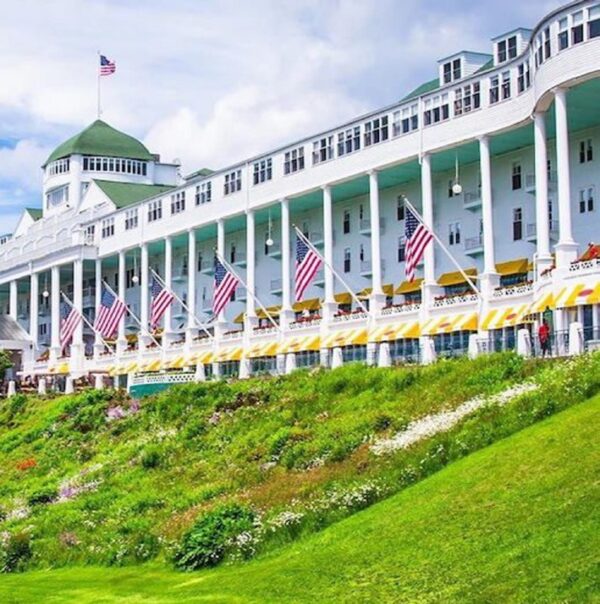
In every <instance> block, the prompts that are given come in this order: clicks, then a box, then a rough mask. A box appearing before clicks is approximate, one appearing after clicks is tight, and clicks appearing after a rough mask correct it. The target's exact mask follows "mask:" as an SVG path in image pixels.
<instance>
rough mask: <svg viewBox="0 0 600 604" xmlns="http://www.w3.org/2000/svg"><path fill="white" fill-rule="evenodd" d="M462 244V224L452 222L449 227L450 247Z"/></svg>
mask: <svg viewBox="0 0 600 604" xmlns="http://www.w3.org/2000/svg"><path fill="white" fill-rule="evenodd" d="M459 244H460V222H451V223H450V224H449V225H448V245H459Z"/></svg>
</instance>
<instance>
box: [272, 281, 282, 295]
mask: <svg viewBox="0 0 600 604" xmlns="http://www.w3.org/2000/svg"><path fill="white" fill-rule="evenodd" d="M269 291H270V292H271V294H272V295H274V296H280V295H281V294H282V292H283V280H282V279H271V283H270V284H269Z"/></svg>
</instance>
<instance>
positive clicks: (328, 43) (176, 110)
mask: <svg viewBox="0 0 600 604" xmlns="http://www.w3.org/2000/svg"><path fill="white" fill-rule="evenodd" d="M564 3H565V2H564V1H563V2H561V1H560V0H529V1H528V2H523V1H522V0H504V1H503V2H498V1H491V0H480V1H479V2H473V1H467V0H446V1H444V2H440V1H438V0H360V1H358V0H294V1H292V0H253V1H252V2H239V0H219V1H213V0H163V1H158V0H146V1H145V2H144V3H139V2H137V0H136V1H133V0H125V1H122V0H119V1H117V0H52V2H40V1H39V0H20V2H18V3H16V2H15V3H11V4H9V5H7V6H3V9H2V13H3V14H2V19H1V20H0V73H1V74H2V85H1V86H0V232H9V231H10V230H11V229H12V228H13V226H14V224H15V223H16V219H17V217H18V215H19V213H20V211H21V208H23V207H25V206H26V205H29V206H40V205H41V193H40V191H41V176H42V175H41V170H40V168H39V166H40V165H41V164H42V163H43V161H44V159H45V158H46V156H47V155H48V153H49V152H50V151H51V150H52V149H53V148H54V147H55V146H56V145H57V144H58V143H60V142H61V141H63V140H65V139H66V138H68V137H69V136H71V135H73V134H74V133H76V132H77V131H78V130H80V129H82V128H83V127H85V126H86V125H87V124H89V123H90V122H91V121H93V120H94V119H95V117H96V80H97V78H96V74H97V71H96V70H97V54H96V53H97V50H99V49H100V50H101V51H102V52H103V53H104V54H106V55H107V56H108V57H109V58H111V59H114V60H116V62H117V73H116V74H115V75H113V76H110V77H107V78H103V81H102V85H103V107H104V111H103V115H102V118H103V119H105V120H106V121H107V122H109V123H110V124H112V125H114V126H115V127H117V128H119V129H121V130H124V131H126V132H128V133H130V134H133V135H135V136H137V137H138V138H140V139H141V140H142V141H144V142H145V143H146V144H147V145H148V146H149V148H150V150H151V151H152V152H155V153H160V154H161V155H162V157H163V159H165V160H173V159H175V158H178V159H180V160H181V161H182V162H183V167H184V172H191V171H193V170H195V169H198V168H200V167H211V168H218V167H220V166H223V165H226V164H229V163H233V162H235V161H237V160H239V159H242V158H243V157H245V156H247V155H249V154H254V153H259V152H261V151H265V150H268V149H269V148H271V147H273V146H276V145H278V144H280V143H282V142H284V141H288V140H293V139H294V138H296V137H301V136H304V135H307V134H310V132H312V131H314V132H317V131H319V130H320V129H323V128H327V127H329V126H333V125H335V124H336V123H338V122H342V121H344V120H346V119H349V118H351V117H352V116H355V115H358V114H360V113H363V112H365V111H367V110H370V109H374V108H376V107H378V106H383V105H386V104H388V103H391V102H393V101H394V100H396V99H399V98H401V97H402V96H404V95H405V94H406V93H407V92H409V91H410V90H411V89H412V88H414V87H415V86H417V85H418V84H420V83H421V82H423V81H426V80H429V79H432V78H433V77H435V75H436V61H437V59H439V58H441V57H444V56H446V55H448V54H451V53H453V52H456V51H458V50H461V49H468V50H476V51H482V52H489V51H490V50H491V43H490V38H492V37H494V36H496V35H498V34H501V33H503V32H505V31H508V30H510V29H513V28H515V27H518V26H524V27H531V26H533V25H535V24H536V23H537V21H538V20H539V19H540V18H541V17H543V16H544V15H545V14H546V13H548V12H549V11H550V10H552V9H553V8H555V7H556V6H559V5H561V4H564Z"/></svg>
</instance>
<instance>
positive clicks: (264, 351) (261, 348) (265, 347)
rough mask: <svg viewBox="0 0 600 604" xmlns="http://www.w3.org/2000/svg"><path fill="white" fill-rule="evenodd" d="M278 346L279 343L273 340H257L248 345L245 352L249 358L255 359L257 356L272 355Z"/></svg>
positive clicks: (275, 352)
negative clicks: (248, 347)
mask: <svg viewBox="0 0 600 604" xmlns="http://www.w3.org/2000/svg"><path fill="white" fill-rule="evenodd" d="M278 346H279V343H278V342H277V341H273V340H269V341H267V342H264V341H263V342H257V343H255V344H253V345H252V346H250V349H249V350H248V351H247V352H246V356H247V357H248V358H249V359H255V358H257V357H273V356H275V355H276V354H277V348H278Z"/></svg>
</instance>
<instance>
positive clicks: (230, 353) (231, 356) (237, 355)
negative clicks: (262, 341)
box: [215, 346, 244, 362]
mask: <svg viewBox="0 0 600 604" xmlns="http://www.w3.org/2000/svg"><path fill="white" fill-rule="evenodd" d="M243 353H244V349H243V348H242V347H241V346H233V347H232V348H224V349H223V350H220V351H219V352H218V353H217V354H216V356H215V361H218V362H223V361H240V360H241V359H242V354H243Z"/></svg>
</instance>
